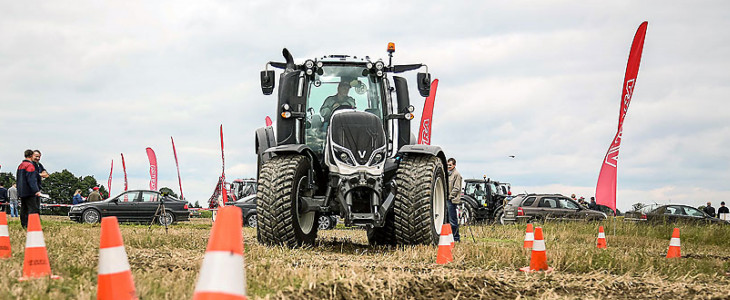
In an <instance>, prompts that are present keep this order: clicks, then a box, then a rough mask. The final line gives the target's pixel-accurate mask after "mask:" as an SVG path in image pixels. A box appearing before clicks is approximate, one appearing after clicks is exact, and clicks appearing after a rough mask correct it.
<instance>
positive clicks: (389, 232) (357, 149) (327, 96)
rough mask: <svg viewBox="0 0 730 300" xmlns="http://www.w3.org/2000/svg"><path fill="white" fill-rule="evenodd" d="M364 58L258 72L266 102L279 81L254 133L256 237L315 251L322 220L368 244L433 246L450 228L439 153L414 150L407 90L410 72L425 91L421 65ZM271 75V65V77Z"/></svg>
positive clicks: (287, 57)
mask: <svg viewBox="0 0 730 300" xmlns="http://www.w3.org/2000/svg"><path fill="white" fill-rule="evenodd" d="M394 52H395V46H394V45H393V44H392V43H389V44H388V56H389V58H388V63H387V64H386V63H385V62H384V61H383V60H382V59H378V60H373V59H370V58H369V57H368V56H365V57H357V56H348V55H327V56H322V57H318V58H314V59H306V60H304V61H303V62H302V63H300V64H297V63H295V62H294V58H293V56H292V55H291V53H290V52H289V51H288V50H287V49H284V50H283V56H284V62H274V61H270V62H268V63H266V68H265V70H264V71H261V77H260V80H261V89H262V92H263V93H264V95H271V94H272V93H273V90H274V87H275V75H276V74H275V71H274V70H273V69H274V68H276V69H281V70H283V71H282V73H281V74H280V75H279V80H278V81H279V86H278V102H277V105H276V110H277V116H276V123H275V124H274V126H267V127H262V128H259V129H257V130H256V133H255V147H256V155H257V158H258V174H257V182H258V184H257V185H258V189H257V198H258V202H257V210H258V227H257V239H258V241H259V242H260V243H262V244H265V245H270V246H279V245H281V246H285V247H290V248H294V247H300V246H307V245H313V244H314V241H315V239H316V237H317V229H318V224H317V223H318V222H319V221H318V220H320V217H321V216H332V215H335V216H337V215H338V216H340V217H341V218H342V219H343V220H344V224H345V226H359V227H363V228H365V229H366V230H367V237H368V242H369V243H370V244H371V245H415V244H431V245H432V244H436V243H437V242H438V239H439V234H440V231H441V226H442V224H445V223H446V222H447V221H448V217H447V208H446V199H447V191H448V180H447V176H446V174H447V172H446V170H447V168H446V156H445V155H444V152H443V150H442V149H441V147H438V146H431V145H419V144H416V139H415V135H414V134H413V133H412V131H411V127H412V120H413V118H414V114H413V110H414V107H413V106H412V105H411V104H410V100H409V92H408V84H407V81H406V79H405V78H404V77H400V76H396V74H399V73H403V72H408V71H415V70H419V69H421V68H424V69H425V71H426V72H423V73H420V72H419V73H417V74H416V75H417V76H416V79H417V81H418V91H419V93H420V95H421V96H422V97H427V96H428V95H429V92H430V84H431V75H430V74H429V73H428V67H427V66H426V65H424V64H407V65H393V64H392V60H393V53H394ZM270 68H272V69H271V70H270Z"/></svg>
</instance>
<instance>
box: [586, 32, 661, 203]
mask: <svg viewBox="0 0 730 300" xmlns="http://www.w3.org/2000/svg"><path fill="white" fill-rule="evenodd" d="M647 25H648V23H647V22H644V23H641V25H639V29H638V30H637V31H636V35H634V42H633V43H632V44H631V51H630V52H629V61H628V63H627V64H626V74H625V75H624V82H623V86H622V91H621V108H620V110H619V116H618V130H617V131H616V135H615V136H614V138H613V140H612V141H611V146H610V147H609V148H608V151H607V152H606V156H605V157H604V159H603V163H602V164H601V172H600V174H599V175H598V183H597V184H596V203H597V204H601V205H605V206H608V207H610V208H611V209H613V211H614V213H615V211H616V169H617V167H618V151H619V147H620V146H621V134H622V132H623V126H624V118H625V117H626V112H628V110H629V104H630V103H631V96H632V95H633V93H634V87H635V86H636V77H637V76H638V75H639V65H640V64H641V52H642V50H643V49H644V37H645V36H646V27H647Z"/></svg>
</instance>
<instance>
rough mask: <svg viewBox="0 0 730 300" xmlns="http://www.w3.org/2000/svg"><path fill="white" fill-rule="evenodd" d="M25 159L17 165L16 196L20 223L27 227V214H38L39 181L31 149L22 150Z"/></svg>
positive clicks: (39, 210)
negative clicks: (18, 204) (18, 201)
mask: <svg viewBox="0 0 730 300" xmlns="http://www.w3.org/2000/svg"><path fill="white" fill-rule="evenodd" d="M23 155H24V156H25V159H24V160H23V161H22V162H21V163H20V165H19V166H18V172H17V174H16V176H15V177H16V179H17V180H18V182H17V184H18V197H20V205H21V206H20V225H21V226H23V228H27V227H28V215H29V214H40V212H41V209H40V199H39V197H40V195H41V183H40V176H39V175H38V170H37V169H36V167H35V164H34V163H33V150H30V149H28V150H25V152H23Z"/></svg>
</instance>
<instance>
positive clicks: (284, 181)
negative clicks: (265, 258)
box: [256, 154, 317, 248]
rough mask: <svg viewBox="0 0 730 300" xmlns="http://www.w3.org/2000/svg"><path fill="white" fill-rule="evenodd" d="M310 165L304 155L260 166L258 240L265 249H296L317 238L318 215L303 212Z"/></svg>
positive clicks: (290, 156) (277, 157) (310, 191)
mask: <svg viewBox="0 0 730 300" xmlns="http://www.w3.org/2000/svg"><path fill="white" fill-rule="evenodd" d="M308 168H309V161H307V158H306V157H305V156H302V155H296V154H295V155H282V156H276V157H273V158H272V159H270V160H268V161H267V162H265V163H264V164H263V165H262V166H261V172H260V173H259V181H258V197H259V198H258V199H257V214H258V216H257V220H256V221H257V224H256V225H257V227H256V230H257V238H258V241H259V242H260V243H262V244H265V245H270V246H276V245H283V246H286V247H289V248H295V247H299V246H302V245H312V244H314V240H315V239H316V238H317V213H316V212H314V211H303V210H302V208H303V207H304V205H301V204H302V201H303V200H302V199H301V197H308V196H312V194H313V190H311V189H309V188H308V180H309V179H308V178H307V173H308V172H307V169H308Z"/></svg>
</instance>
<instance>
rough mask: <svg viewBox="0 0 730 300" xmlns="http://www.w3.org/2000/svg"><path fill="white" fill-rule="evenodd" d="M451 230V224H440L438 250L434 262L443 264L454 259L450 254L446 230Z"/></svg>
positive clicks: (449, 243) (449, 242)
mask: <svg viewBox="0 0 730 300" xmlns="http://www.w3.org/2000/svg"><path fill="white" fill-rule="evenodd" d="M450 230H451V224H444V225H442V226H441V236H440V237H439V250H438V252H437V253H436V263H437V264H439V265H443V264H446V263H449V262H452V261H454V257H453V256H452V255H451V248H452V247H453V246H451V243H452V241H453V238H452V239H451V241H450V240H449V235H448V233H447V232H448V231H450Z"/></svg>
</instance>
